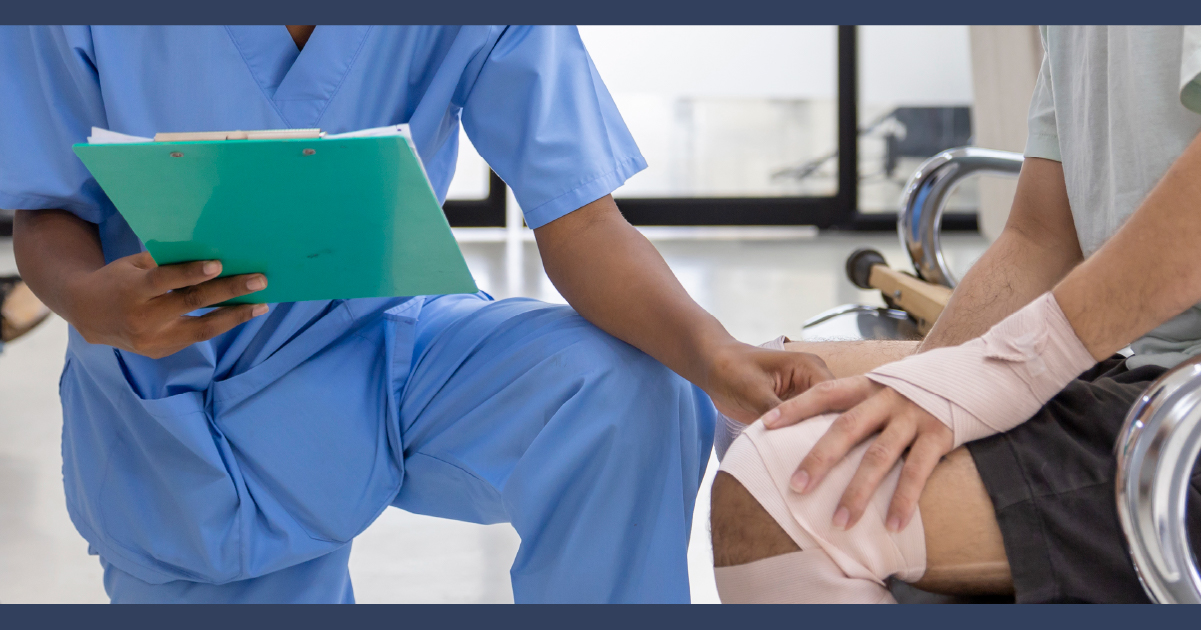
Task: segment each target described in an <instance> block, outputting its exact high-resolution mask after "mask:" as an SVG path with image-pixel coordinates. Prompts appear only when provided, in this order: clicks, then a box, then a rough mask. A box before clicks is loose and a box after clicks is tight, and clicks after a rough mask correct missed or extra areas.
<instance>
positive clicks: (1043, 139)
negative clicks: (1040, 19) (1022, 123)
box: [1026, 26, 1063, 162]
mask: <svg viewBox="0 0 1201 630" xmlns="http://www.w3.org/2000/svg"><path fill="white" fill-rule="evenodd" d="M1038 30H1039V34H1040V35H1041V36H1042V41H1043V50H1044V51H1045V50H1047V45H1048V43H1047V27H1045V26H1040V27H1039V28H1038ZM1051 88H1052V84H1051V60H1050V57H1049V55H1048V54H1047V53H1043V64H1042V68H1040V69H1039V71H1038V82H1037V83H1035V84H1034V97H1033V98H1032V99H1031V100H1030V119H1029V133H1028V135H1027V136H1026V157H1036V158H1044V159H1047V160H1055V161H1056V162H1062V161H1063V158H1061V157H1060V155H1059V132H1058V130H1057V129H1056V126H1055V93H1054V91H1053V90H1052V89H1051Z"/></svg>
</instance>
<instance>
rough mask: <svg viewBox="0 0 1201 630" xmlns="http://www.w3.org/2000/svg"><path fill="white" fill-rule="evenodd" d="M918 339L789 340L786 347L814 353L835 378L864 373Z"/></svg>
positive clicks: (901, 353) (896, 356) (899, 356)
mask: <svg viewBox="0 0 1201 630" xmlns="http://www.w3.org/2000/svg"><path fill="white" fill-rule="evenodd" d="M918 343H919V342H917V341H792V342H789V343H786V344H784V348H785V349H786V350H791V351H793V352H809V353H811V354H816V355H817V356H819V357H821V358H822V360H823V361H825V362H826V367H829V368H830V372H832V373H833V374H834V378H846V377H848V376H858V375H860V374H866V373H867V372H870V371H872V370H874V369H876V368H878V367H880V366H881V365H884V364H886V363H892V362H893V361H899V360H901V359H903V358H905V357H907V356H909V355H911V354H913V353H914V352H916V351H917V346H918Z"/></svg>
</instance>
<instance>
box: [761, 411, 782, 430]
mask: <svg viewBox="0 0 1201 630" xmlns="http://www.w3.org/2000/svg"><path fill="white" fill-rule="evenodd" d="M779 418H780V410H779V409H778V408H777V409H772V410H771V411H769V412H767V413H765V414H763V417H762V418H760V420H762V421H763V426H765V427H767V428H769V429H770V428H772V427H773V426H775V424H776V420H778V419H779Z"/></svg>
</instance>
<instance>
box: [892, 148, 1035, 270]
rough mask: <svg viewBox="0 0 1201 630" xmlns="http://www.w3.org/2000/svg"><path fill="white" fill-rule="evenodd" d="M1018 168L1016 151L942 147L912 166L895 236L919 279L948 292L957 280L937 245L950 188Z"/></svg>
mask: <svg viewBox="0 0 1201 630" xmlns="http://www.w3.org/2000/svg"><path fill="white" fill-rule="evenodd" d="M1021 170H1022V155H1021V154H1020V153H1011V152H1009V151H994V150H992V149H980V148H977V147H959V148H957V149H948V150H946V151H943V152H942V153H939V154H938V155H936V156H934V157H932V158H930V159H928V160H926V161H925V162H923V163H922V165H921V166H919V167H918V169H917V171H915V172H914V173H913V176H912V177H910V178H909V183H908V184H906V186H905V192H904V193H903V194H902V195H901V213H900V215H898V217H897V232H898V233H899V234H900V236H901V247H903V248H904V249H905V251H906V252H907V253H908V254H909V258H910V259H911V260H912V261H913V268H914V269H915V270H916V271H917V274H918V276H919V277H921V278H922V279H923V280H926V281H928V282H933V283H935V284H941V285H943V286H946V287H950V288H952V289H953V288H955V284H956V283H957V282H958V279H957V278H956V277H955V275H954V273H952V272H951V269H950V267H948V266H947V262H946V260H944V259H943V256H942V245H941V244H940V242H939V226H940V224H941V223H942V212H943V208H944V207H945V206H946V203H947V199H948V198H949V197H950V195H951V191H953V190H954V189H955V186H957V185H958V184H959V183H960V182H962V181H963V179H964V178H965V177H968V176H969V175H981V174H989V175H1011V176H1016V175H1017V174H1018V172H1019V171H1021Z"/></svg>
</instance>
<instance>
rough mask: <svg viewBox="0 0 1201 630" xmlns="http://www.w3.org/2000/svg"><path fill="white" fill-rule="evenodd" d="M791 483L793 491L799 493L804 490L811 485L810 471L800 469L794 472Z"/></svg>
mask: <svg viewBox="0 0 1201 630" xmlns="http://www.w3.org/2000/svg"><path fill="white" fill-rule="evenodd" d="M790 485H791V486H792V490H793V492H796V493H797V494H800V493H802V492H804V491H805V488H807V487H808V486H809V473H807V472H805V471H803V470H798V471H796V472H795V473H792V481H791V484H790Z"/></svg>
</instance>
